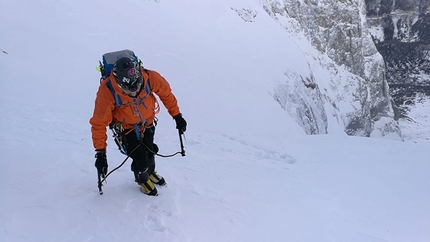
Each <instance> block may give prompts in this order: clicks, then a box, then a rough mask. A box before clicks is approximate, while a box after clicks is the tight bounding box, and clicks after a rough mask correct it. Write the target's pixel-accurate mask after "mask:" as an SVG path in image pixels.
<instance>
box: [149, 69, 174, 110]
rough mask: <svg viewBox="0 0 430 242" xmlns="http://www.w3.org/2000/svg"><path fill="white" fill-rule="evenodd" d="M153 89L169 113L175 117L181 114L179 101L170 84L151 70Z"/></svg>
mask: <svg viewBox="0 0 430 242" xmlns="http://www.w3.org/2000/svg"><path fill="white" fill-rule="evenodd" d="M149 81H150V85H151V90H152V91H153V92H154V93H155V94H157V96H158V97H159V98H160V100H161V102H163V105H164V107H166V109H167V111H168V112H169V114H170V115H171V116H172V117H174V116H176V115H178V114H180V111H179V106H178V102H177V100H176V97H175V95H173V93H172V89H171V88H170V84H169V83H168V82H167V81H166V79H164V77H162V76H161V75H160V74H159V73H158V72H156V71H152V70H150V71H149Z"/></svg>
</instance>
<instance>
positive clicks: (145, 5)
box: [0, 0, 430, 242]
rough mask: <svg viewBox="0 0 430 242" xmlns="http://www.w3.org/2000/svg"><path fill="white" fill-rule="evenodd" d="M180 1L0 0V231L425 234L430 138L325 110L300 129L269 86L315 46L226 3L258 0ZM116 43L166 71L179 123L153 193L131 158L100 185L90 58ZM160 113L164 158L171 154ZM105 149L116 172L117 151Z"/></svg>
mask: <svg viewBox="0 0 430 242" xmlns="http://www.w3.org/2000/svg"><path fill="white" fill-rule="evenodd" d="M178 2H179V1H167V0H166V1H163V0H161V1H137V0H132V1H127V2H122V3H121V4H118V1H113V0H107V1H106V0H104V1H101V0H99V1H92V2H84V1H82V2H80V1H73V2H72V1H46V0H44V1H37V2H31V1H2V2H1V6H2V8H1V10H0V11H1V14H0V22H1V23H6V24H2V25H0V33H1V36H3V38H1V39H0V48H1V50H2V53H0V75H1V76H0V79H1V82H2V84H3V86H2V88H1V89H0V94H1V95H0V101H1V103H2V104H3V105H1V106H0V112H1V113H2V115H1V116H0V120H1V123H2V125H1V128H0V132H1V134H2V135H1V144H2V145H1V146H0V154H1V157H2V158H1V161H2V162H1V165H2V169H0V198H1V199H0V241H7V242H9V241H12V242H28V241H55V242H58V241H70V242H72V241H73V242H75V241H86V242H98V241H154V242H155V241H166V242H167V241H168V242H170V241H198V242H201V241H205V242H211V241H216V242H220V241H248V242H249V241H256V242H257V241H303V242H315V241H319V242H325V241H327V242H328V241H349V242H357V241H360V242H361V241H366V242H368V241H393V242H394V241H396V242H399V241H402V242H403V241H404V242H411V241H413V242H428V241H430V230H429V229H428V228H429V227H430V222H429V221H430V210H429V209H428V205H429V204H430V194H429V187H430V181H429V179H428V177H429V175H430V174H429V173H430V164H429V162H428V157H430V149H428V146H429V144H430V143H429V142H428V140H427V139H426V138H422V137H419V138H420V139H419V141H420V142H418V143H413V142H399V141H390V140H381V139H369V138H359V137H348V136H346V135H345V134H344V132H343V128H342V127H341V126H340V125H338V123H337V122H334V121H333V120H334V119H333V118H331V117H330V118H328V122H332V123H330V125H329V129H332V130H330V132H329V133H330V135H318V136H306V135H304V132H303V130H302V128H301V127H300V126H299V125H298V124H297V123H296V121H295V120H294V119H293V118H291V117H290V116H289V115H288V114H287V113H286V112H285V111H284V110H282V109H281V108H280V107H279V104H278V103H276V102H275V101H274V100H273V97H272V96H271V94H270V92H271V91H272V90H273V87H274V86H275V85H274V84H276V83H277V82H276V81H273V80H276V77H277V76H278V77H279V78H280V79H281V78H283V77H284V76H285V70H290V69H291V70H292V72H295V73H303V74H304V76H305V74H308V73H309V69H308V65H307V64H306V61H304V59H305V57H304V55H306V51H312V50H310V49H309V50H303V49H300V48H299V47H298V46H297V45H294V39H293V38H292V37H291V36H289V35H288V34H286V33H285V31H284V30H283V29H282V28H280V27H279V25H278V24H276V23H274V22H273V20H272V19H271V18H270V17H269V16H267V15H265V14H263V13H264V12H263V10H262V9H261V11H259V12H258V15H257V16H256V17H255V18H252V19H253V21H254V22H246V21H244V19H243V18H242V17H241V16H239V15H238V12H236V11H235V10H232V9H251V10H256V9H259V5H258V3H255V4H252V3H250V2H249V1H248V2H245V1H229V3H228V4H227V3H223V2H220V1H211V2H210V3H203V2H204V1H190V0H184V1H180V3H178ZM260 8H261V7H260ZM245 12H247V11H245ZM18 16H20V17H18ZM108 18H109V19H108ZM110 18H115V21H112V19H110ZM125 48H129V49H132V50H134V51H135V52H136V53H137V54H138V55H139V56H140V58H141V59H142V60H143V62H144V64H145V66H146V67H147V68H149V69H155V70H157V71H159V72H160V73H161V74H162V75H164V76H165V77H166V78H167V80H169V82H170V83H171V86H172V89H173V91H174V93H175V95H176V96H177V98H178V100H179V104H180V107H181V111H182V112H183V113H184V117H185V118H186V119H187V121H188V123H189V127H188V130H187V132H186V136H187V137H186V140H185V149H186V151H187V156H186V157H180V156H177V157H174V158H170V159H161V158H158V159H157V170H158V172H159V173H160V174H161V175H163V176H164V177H165V178H166V180H167V182H168V186H167V187H161V188H160V189H159V192H160V196H158V197H148V196H145V195H144V194H142V193H140V192H139V188H138V186H137V185H136V184H135V183H134V181H133V176H132V173H131V172H130V170H129V164H130V163H129V162H128V163H126V165H125V167H123V168H121V169H119V170H118V171H116V172H114V173H113V174H112V175H111V176H110V177H109V178H108V182H107V183H106V184H105V185H104V187H103V188H104V195H102V196H100V195H98V190H97V178H96V169H95V168H94V166H93V165H94V158H93V157H94V152H93V148H92V143H91V135H90V126H89V124H88V120H89V118H90V117H91V115H92V111H93V103H94V98H95V92H96V90H97V87H98V83H99V82H98V79H99V73H97V72H96V71H95V69H94V68H95V66H96V65H97V63H98V60H99V59H100V57H101V54H102V53H105V52H108V51H114V50H120V49H125ZM5 52H6V53H5ZM262 79H264V80H267V82H262V81H261V80H262ZM309 80H311V79H309ZM417 108H419V106H417ZM422 108H427V109H426V110H427V111H428V107H426V106H424V105H423V107H422ZM416 112H419V110H417V111H416ZM427 113H428V112H427ZM330 115H331V114H330ZM330 115H328V116H330ZM159 120H160V121H159V126H158V128H157V135H156V143H157V144H158V145H159V147H160V153H161V154H169V153H173V152H176V151H178V150H179V142H178V137H177V132H176V130H175V128H174V121H173V120H172V119H171V117H169V115H168V114H167V112H166V111H165V110H164V109H163V110H162V112H161V113H160V115H159ZM423 120H424V118H423ZM336 124H337V125H336ZM408 127H409V129H406V130H407V131H408V132H409V131H410V134H413V132H414V131H415V130H414V129H413V128H414V126H412V125H409V126H408ZM426 134H428V132H426ZM405 136H406V137H409V139H410V140H411V141H413V140H414V139H415V137H414V136H408V134H406V135H405ZM109 144H110V146H109V147H108V160H109V165H110V168H111V169H112V168H114V167H116V166H117V165H119V164H120V163H121V162H122V161H123V159H124V158H125V157H124V156H123V155H121V154H120V153H119V152H118V151H117V149H116V147H115V145H114V143H113V141H112V140H109Z"/></svg>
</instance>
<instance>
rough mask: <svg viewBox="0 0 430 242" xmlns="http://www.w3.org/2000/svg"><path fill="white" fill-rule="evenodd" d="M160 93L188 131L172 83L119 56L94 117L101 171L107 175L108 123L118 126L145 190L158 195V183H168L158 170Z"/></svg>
mask: <svg viewBox="0 0 430 242" xmlns="http://www.w3.org/2000/svg"><path fill="white" fill-rule="evenodd" d="M153 93H155V94H157V96H158V97H159V98H160V100H161V101H162V102H163V104H164V106H165V107H166V109H167V111H168V112H169V114H170V115H171V116H172V117H173V119H174V120H175V122H176V128H177V129H178V130H179V133H180V134H182V133H183V132H185V130H186V127H187V122H186V121H185V119H184V118H183V117H182V114H181V112H180V111H179V107H178V104H177V100H176V97H175V96H174V95H173V93H172V91H171V89H170V85H169V83H168V82H167V81H166V80H165V79H164V78H163V77H162V76H161V75H160V74H159V73H157V72H156V71H153V70H146V69H144V68H143V67H141V66H140V63H139V62H136V61H135V60H134V59H132V58H129V57H122V58H120V59H118V60H117V61H116V63H115V65H114V67H113V69H112V72H111V73H110V75H109V76H108V77H107V78H106V79H105V80H103V81H102V83H101V84H100V87H99V90H98V92H97V96H96V100H95V107H94V114H93V117H92V118H91V119H90V124H91V133H92V139H93V145H94V148H95V150H96V161H95V166H96V168H97V170H98V171H99V173H100V174H104V175H106V174H107V168H108V163H107V157H106V146H107V143H106V141H107V135H106V127H107V126H108V125H112V124H115V125H118V126H119V127H120V130H121V134H120V135H122V139H123V145H124V147H125V150H126V152H127V154H128V155H129V156H130V157H131V158H132V159H133V162H132V164H131V169H132V171H133V172H134V176H135V181H136V182H137V183H138V184H139V185H140V186H141V191H142V192H144V193H145V194H147V195H150V196H156V195H158V192H157V189H156V188H155V186H154V184H157V185H165V183H166V182H165V180H164V178H163V177H162V176H160V175H159V174H157V173H156V172H155V159H154V153H157V151H158V147H157V145H155V144H154V132H155V125H154V119H155V114H156V113H157V110H158V109H159V106H158V103H157V99H156V97H155V96H154V95H153Z"/></svg>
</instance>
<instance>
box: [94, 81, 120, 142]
mask: <svg viewBox="0 0 430 242" xmlns="http://www.w3.org/2000/svg"><path fill="white" fill-rule="evenodd" d="M114 108H115V100H114V98H113V95H112V93H111V91H109V89H108V87H107V86H106V85H105V82H103V83H102V84H101V85H100V87H99V90H98V91H97V96H96V100H95V105H94V113H93V117H92V118H91V119H90V124H91V135H92V139H93V145H94V148H95V149H106V146H107V142H106V141H107V135H106V127H107V126H108V125H109V124H110V122H112V111H113V109H114Z"/></svg>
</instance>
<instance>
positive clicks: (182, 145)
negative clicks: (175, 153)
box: [178, 129, 185, 156]
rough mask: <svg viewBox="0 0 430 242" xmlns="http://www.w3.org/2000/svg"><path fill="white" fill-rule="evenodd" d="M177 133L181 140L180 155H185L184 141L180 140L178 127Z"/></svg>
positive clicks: (180, 136)
mask: <svg viewBox="0 0 430 242" xmlns="http://www.w3.org/2000/svg"><path fill="white" fill-rule="evenodd" d="M178 133H179V140H180V142H181V155H182V156H185V150H184V142H183V141H182V134H183V133H182V132H181V131H180V130H179V129H178Z"/></svg>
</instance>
